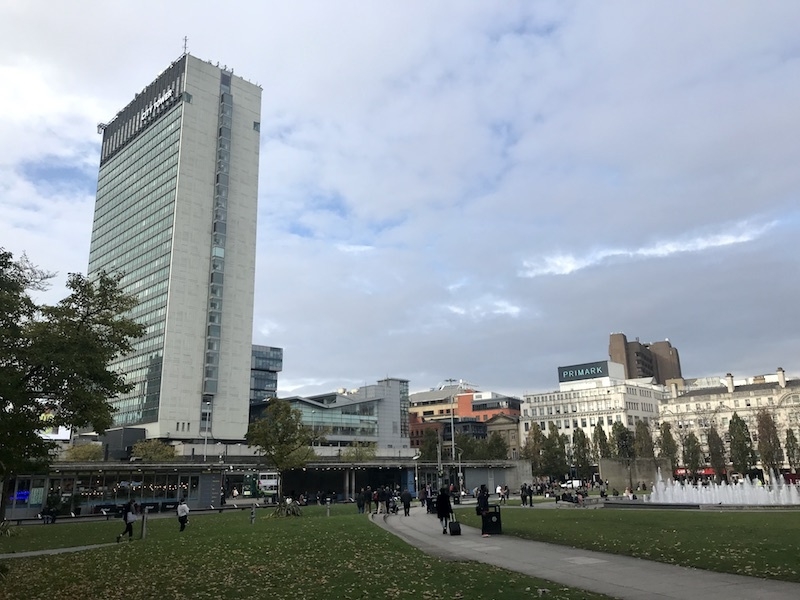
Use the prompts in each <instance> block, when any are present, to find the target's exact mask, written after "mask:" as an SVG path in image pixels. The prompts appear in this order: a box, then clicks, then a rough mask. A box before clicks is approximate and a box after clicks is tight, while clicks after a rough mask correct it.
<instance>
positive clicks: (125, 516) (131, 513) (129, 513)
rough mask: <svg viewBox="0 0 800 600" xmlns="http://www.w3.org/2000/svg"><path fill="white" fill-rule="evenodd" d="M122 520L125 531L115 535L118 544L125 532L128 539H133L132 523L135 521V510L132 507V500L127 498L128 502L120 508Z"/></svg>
mask: <svg viewBox="0 0 800 600" xmlns="http://www.w3.org/2000/svg"><path fill="white" fill-rule="evenodd" d="M122 521H123V523H125V531H123V532H122V533H120V534H119V535H118V536H117V543H118V544H119V543H120V542H121V541H122V538H123V537H125V534H126V533H127V534H128V541H129V542H130V541H133V524H134V523H135V522H136V510H135V509H134V508H133V500H128V503H127V504H126V505H125V507H124V508H123V509H122Z"/></svg>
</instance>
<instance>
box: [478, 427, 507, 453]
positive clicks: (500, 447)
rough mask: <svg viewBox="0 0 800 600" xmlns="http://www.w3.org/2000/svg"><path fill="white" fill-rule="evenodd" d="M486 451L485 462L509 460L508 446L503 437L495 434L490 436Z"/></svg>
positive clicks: (486, 443)
mask: <svg viewBox="0 0 800 600" xmlns="http://www.w3.org/2000/svg"><path fill="white" fill-rule="evenodd" d="M485 447H486V450H485V452H484V457H483V459H484V460H507V459H508V444H507V443H506V441H505V440H504V439H503V437H502V436H501V435H500V434H499V433H497V432H496V431H495V432H492V434H491V435H490V436H489V438H488V439H487V440H486V442H485Z"/></svg>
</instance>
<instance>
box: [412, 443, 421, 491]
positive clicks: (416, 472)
mask: <svg viewBox="0 0 800 600" xmlns="http://www.w3.org/2000/svg"><path fill="white" fill-rule="evenodd" d="M420 456H422V454H420V452H419V450H417V453H416V454H415V455H414V456H412V457H411V460H413V461H414V494H415V495H416V494H419V457H420Z"/></svg>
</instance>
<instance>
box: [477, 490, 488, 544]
mask: <svg viewBox="0 0 800 600" xmlns="http://www.w3.org/2000/svg"><path fill="white" fill-rule="evenodd" d="M478 512H479V513H480V515H481V535H482V536H483V537H489V534H488V533H486V529H485V528H484V523H485V522H486V519H484V517H485V516H486V515H487V514H489V490H488V489H486V485H481V489H480V491H479V492H478Z"/></svg>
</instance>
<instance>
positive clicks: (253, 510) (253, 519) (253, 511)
mask: <svg viewBox="0 0 800 600" xmlns="http://www.w3.org/2000/svg"><path fill="white" fill-rule="evenodd" d="M255 522H256V507H255V506H251V507H250V525H255Z"/></svg>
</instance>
